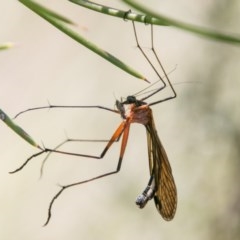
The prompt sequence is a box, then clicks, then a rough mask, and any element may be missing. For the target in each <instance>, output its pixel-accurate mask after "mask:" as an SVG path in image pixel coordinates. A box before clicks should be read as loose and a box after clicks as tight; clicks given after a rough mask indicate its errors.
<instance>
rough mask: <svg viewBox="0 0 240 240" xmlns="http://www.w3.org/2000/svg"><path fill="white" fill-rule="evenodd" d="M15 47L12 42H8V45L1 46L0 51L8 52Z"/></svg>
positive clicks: (2, 44)
mask: <svg viewBox="0 0 240 240" xmlns="http://www.w3.org/2000/svg"><path fill="white" fill-rule="evenodd" d="M12 46H13V43H11V42H6V43H1V44H0V50H6V49H9V48H11V47H12Z"/></svg>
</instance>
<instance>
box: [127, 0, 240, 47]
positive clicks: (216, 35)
mask: <svg viewBox="0 0 240 240" xmlns="http://www.w3.org/2000/svg"><path fill="white" fill-rule="evenodd" d="M122 1H123V2H125V3H127V4H128V5H129V6H131V7H132V8H134V9H137V10H138V11H140V12H143V13H144V14H146V15H148V16H151V17H149V18H148V17H146V19H145V22H146V23H151V24H154V22H152V20H151V19H152V17H154V18H157V19H159V20H160V21H162V22H163V23H165V24H166V25H170V26H173V27H177V28H180V29H182V30H185V31H189V32H192V33H195V34H198V35H201V36H203V37H206V38H210V39H214V40H217V41H222V42H226V43H232V44H240V36H233V35H229V34H224V33H220V32H217V31H213V30H210V29H207V28H203V27H198V26H195V25H192V24H188V23H184V22H181V21H177V20H175V19H172V18H168V17H165V16H163V15H161V14H159V13H156V12H154V11H152V10H150V9H148V8H146V7H145V6H143V5H141V4H139V3H136V2H135V1H131V0H122Z"/></svg>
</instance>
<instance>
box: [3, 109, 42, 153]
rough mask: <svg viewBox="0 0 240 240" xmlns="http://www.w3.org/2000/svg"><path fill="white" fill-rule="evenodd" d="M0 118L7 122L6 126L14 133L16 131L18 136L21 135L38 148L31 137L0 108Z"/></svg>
mask: <svg viewBox="0 0 240 240" xmlns="http://www.w3.org/2000/svg"><path fill="white" fill-rule="evenodd" d="M0 119H1V120H2V121H3V122H4V123H5V124H7V126H8V127H10V128H11V129H12V130H13V131H14V132H15V133H17V134H18V135H19V136H21V137H22V138H23V139H24V140H26V141H27V142H28V143H30V144H31V145H33V146H34V147H37V148H40V149H41V147H40V146H39V145H38V144H37V143H36V142H35V141H34V140H33V139H32V137H31V136H30V135H29V134H27V133H26V132H25V131H24V130H23V129H22V128H21V127H19V126H18V125H17V124H15V123H14V122H13V121H12V120H11V118H10V117H9V116H8V115H7V114H6V113H5V112H4V111H3V110H1V109H0Z"/></svg>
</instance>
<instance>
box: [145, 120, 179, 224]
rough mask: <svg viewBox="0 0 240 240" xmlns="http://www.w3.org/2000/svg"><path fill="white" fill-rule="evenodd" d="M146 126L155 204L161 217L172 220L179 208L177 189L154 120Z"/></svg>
mask: <svg viewBox="0 0 240 240" xmlns="http://www.w3.org/2000/svg"><path fill="white" fill-rule="evenodd" d="M150 119H151V120H150V121H149V123H148V124H147V125H145V126H146V128H147V142H148V157H149V169H150V174H151V175H153V177H154V180H155V186H156V189H155V194H154V202H155V205H156V208H157V210H158V211H159V213H160V214H161V216H162V217H163V218H164V219H165V220H167V221H169V220H172V219H173V217H174V215H175V212H176V208H177V189H176V185H175V182H174V178H173V175H172V169H171V166H170V164H169V161H168V157H167V154H166V152H165V150H164V148H163V146H162V144H161V141H160V139H159V137H158V134H157V131H156V128H155V125H154V121H153V118H152V117H151V118H150Z"/></svg>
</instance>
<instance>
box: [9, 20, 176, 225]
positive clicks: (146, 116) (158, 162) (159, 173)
mask: <svg viewBox="0 0 240 240" xmlns="http://www.w3.org/2000/svg"><path fill="white" fill-rule="evenodd" d="M133 29H134V34H135V39H136V43H137V47H138V48H139V50H140V51H141V53H142V54H143V55H144V57H145V58H146V60H147V61H148V63H149V64H150V66H151V67H152V69H153V70H154V71H155V73H156V74H157V76H158V78H159V81H160V82H161V83H162V84H161V86H160V87H158V88H157V89H155V90H153V91H152V92H151V93H149V94H148V95H147V96H145V97H143V98H141V99H139V100H138V99H137V98H136V96H134V95H132V96H128V97H127V98H126V99H125V100H124V101H118V100H117V101H116V107H117V110H116V109H110V108H108V107H104V106H99V105H94V106H57V105H48V106H44V107H37V108H30V109H27V110H25V111H23V112H21V113H19V114H18V115H20V114H22V113H24V112H27V111H31V110H39V109H44V108H99V109H103V110H106V111H111V112H114V113H117V114H120V115H121V117H122V119H123V121H122V122H121V124H120V125H119V126H118V128H117V129H116V130H115V132H114V133H113V135H112V137H111V138H110V140H108V143H107V145H106V147H105V148H104V150H103V151H102V153H101V154H100V155H99V156H94V155H86V154H81V153H72V152H66V151H62V150H60V149H59V148H60V147H61V146H62V145H63V144H64V143H66V142H67V141H83V140H74V139H68V140H66V141H64V142H63V143H62V144H59V145H58V146H57V147H56V148H54V149H50V148H46V147H44V148H42V149H41V151H40V152H38V153H36V154H34V155H32V156H31V157H29V158H28V159H27V160H26V161H25V162H24V164H23V165H22V166H21V167H19V168H18V169H16V170H15V171H13V172H11V173H15V172H17V171H19V170H21V169H22V168H23V167H24V166H25V165H26V164H27V163H28V162H29V161H30V160H31V159H33V158H35V157H37V156H39V155H41V154H43V153H47V152H48V154H49V153H59V154H66V155H71V156H78V157H85V158H95V159H101V158H103V157H104V155H105V154H106V153H107V151H108V149H109V148H110V147H111V145H112V144H113V143H114V142H116V141H118V140H119V139H120V138H121V137H122V142H121V149H120V156H119V160H118V163H117V167H116V169H115V170H113V171H110V172H107V173H104V174H101V175H99V176H96V177H93V178H90V179H87V180H84V181H79V182H75V183H72V184H68V185H65V186H61V189H60V190H59V192H58V193H57V194H56V195H55V196H54V197H53V199H52V201H51V202H50V205H49V209H48V218H47V221H46V223H45V225H46V224H48V222H49V220H50V218H51V212H52V206H53V203H54V201H55V200H56V199H57V198H58V197H59V196H60V195H61V193H62V192H63V191H64V190H66V189H68V188H71V187H73V186H77V185H80V184H83V183H87V182H90V181H94V180H96V179H100V178H103V177H106V176H109V175H112V174H115V173H118V172H119V171H120V169H121V165H122V160H123V156H124V152H125V149H126V145H127V141H128V135H129V130H130V125H131V124H132V123H140V124H143V125H144V126H145V128H146V132H147V144H148V159H149V170H150V178H149V181H148V184H147V186H146V188H145V189H144V191H143V192H142V193H141V194H140V195H139V196H138V197H137V199H136V204H137V206H138V207H139V208H144V206H145V205H146V204H147V202H148V201H149V200H151V199H152V198H153V200H154V202H155V205H156V208H157V210H158V212H159V213H160V214H161V216H162V217H163V218H164V219H165V220H171V219H173V217H174V215H175V212H176V208H177V189H176V185H175V182H174V178H173V175H172V170H171V166H170V164H169V161H168V157H167V154H166V152H165V150H164V148H163V146H162V143H161V141H160V139H159V137H158V134H157V130H156V127H155V123H154V118H153V114H152V109H151V108H150V107H151V106H153V105H157V104H159V103H161V102H164V101H168V100H170V99H173V98H175V97H176V96H177V95H176V92H175V90H174V88H173V86H172V84H171V82H170V80H169V78H168V75H167V74H166V72H165V70H164V68H163V66H162V63H161V62H160V59H159V58H158V56H157V54H156V51H155V49H154V46H153V27H152V26H151V39H152V41H151V45H152V48H151V50H152V52H153V54H154V56H155V58H156V60H157V62H158V64H159V66H160V68H161V70H162V72H163V76H164V77H161V75H160V74H159V73H158V71H157V70H156V68H155V67H154V66H153V64H152V63H151V61H150V60H149V58H148V56H147V55H146V54H145V52H144V51H143V49H142V48H141V46H140V45H139V42H138V38H137V34H136V28H135V25H134V23H133ZM163 78H165V79H166V80H167V81H166V82H165V81H164V80H163ZM166 86H169V87H170V89H171V91H172V93H173V94H172V96H169V97H166V98H164V99H161V100H157V101H154V102H151V103H146V102H145V100H146V99H148V98H150V97H152V96H153V95H155V94H157V93H158V92H160V91H161V90H163V89H164V88H165V87H166ZM141 92H142V91H141ZM95 141H97V140H95ZM48 156H49V155H48Z"/></svg>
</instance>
